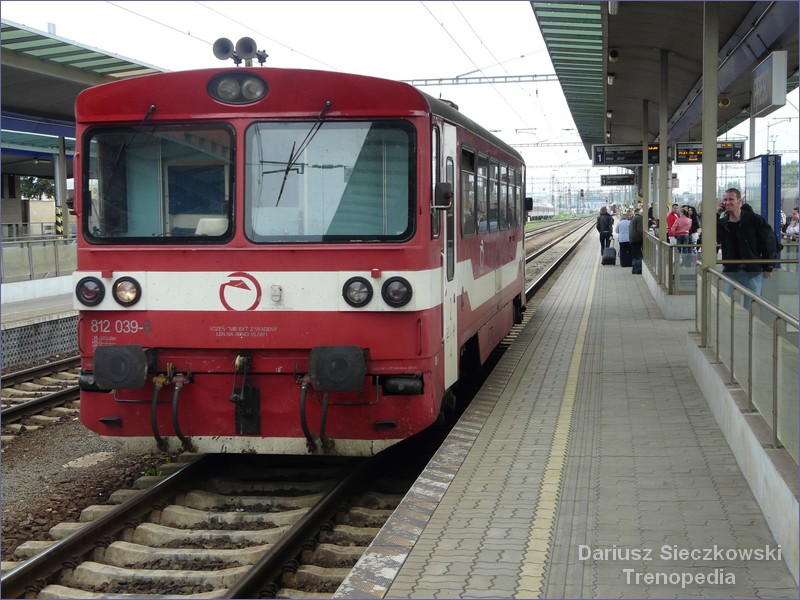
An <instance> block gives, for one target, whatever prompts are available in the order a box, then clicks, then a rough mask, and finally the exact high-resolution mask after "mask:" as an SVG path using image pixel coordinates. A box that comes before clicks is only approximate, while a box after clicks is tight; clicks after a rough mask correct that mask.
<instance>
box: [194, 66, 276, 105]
mask: <svg viewBox="0 0 800 600" xmlns="http://www.w3.org/2000/svg"><path fill="white" fill-rule="evenodd" d="M207 90H208V93H209V95H211V97H212V98H214V99H215V100H219V101H220V102H224V103H225V104H250V103H251V102H255V101H256V100H260V99H261V98H263V97H264V96H265V95H266V93H267V84H266V83H265V82H264V81H263V80H262V79H259V78H258V77H256V76H254V75H249V74H247V73H225V74H223V75H219V76H217V77H215V78H214V79H212V80H211V81H210V82H209V83H208V87H207Z"/></svg>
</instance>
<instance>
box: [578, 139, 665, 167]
mask: <svg viewBox="0 0 800 600" xmlns="http://www.w3.org/2000/svg"><path fill="white" fill-rule="evenodd" d="M641 164H642V145H641V144H594V145H592V166H594V167H624V166H629V167H635V166H637V165H641ZM647 164H649V165H657V164H658V144H648V145H647Z"/></svg>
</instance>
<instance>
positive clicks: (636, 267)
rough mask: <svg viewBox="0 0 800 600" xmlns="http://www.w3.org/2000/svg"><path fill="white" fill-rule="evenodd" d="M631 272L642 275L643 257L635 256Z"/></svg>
mask: <svg viewBox="0 0 800 600" xmlns="http://www.w3.org/2000/svg"><path fill="white" fill-rule="evenodd" d="M631 273H633V274H634V275H641V274H642V259H641V258H634V259H633V260H632V261H631Z"/></svg>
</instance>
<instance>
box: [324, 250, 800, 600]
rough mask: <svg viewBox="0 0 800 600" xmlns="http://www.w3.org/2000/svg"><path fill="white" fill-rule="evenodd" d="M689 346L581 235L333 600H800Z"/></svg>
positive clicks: (640, 288)
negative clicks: (570, 256)
mask: <svg viewBox="0 0 800 600" xmlns="http://www.w3.org/2000/svg"><path fill="white" fill-rule="evenodd" d="M528 312H529V313H530V312H532V311H531V310H530V309H529V311H528ZM693 330H694V321H692V320H665V319H664V317H663V316H662V313H661V311H660V309H659V308H658V306H657V305H656V303H655V301H654V300H653V297H652V295H651V293H650V292H649V291H648V287H647V284H646V282H645V281H644V277H643V276H638V275H633V274H631V271H630V269H628V268H622V267H620V266H618V265H616V266H601V265H600V255H599V248H598V243H597V239H596V236H592V235H589V236H588V237H587V239H586V240H584V242H583V243H582V244H581V247H580V249H579V251H578V253H577V255H576V257H575V258H574V259H573V260H572V261H571V262H570V264H569V265H568V266H567V267H566V269H565V271H564V273H563V274H562V275H561V277H560V278H559V279H558V281H557V282H556V283H555V284H554V286H553V287H552V289H551V290H550V291H549V292H548V293H547V295H546V296H545V297H544V299H543V300H542V301H541V304H539V306H538V307H537V308H536V309H535V311H533V314H530V315H526V323H525V324H524V325H522V326H520V329H519V330H518V332H517V333H516V338H515V339H514V341H513V343H511V345H510V346H509V348H508V350H507V351H506V353H505V354H504V355H503V357H502V358H501V359H500V362H499V363H498V365H497V366H496V367H495V369H494V371H493V372H492V374H491V375H490V376H489V378H488V380H487V381H486V383H485V385H484V386H483V388H482V389H481V390H480V392H479V393H478V395H477V396H476V398H475V399H474V400H473V402H472V403H471V405H470V406H469V408H468V409H467V410H466V411H465V413H464V415H463V416H462V418H461V419H460V421H459V423H458V424H457V425H456V426H455V428H454V429H453V431H452V432H451V433H450V435H449V436H448V438H447V440H446V442H445V444H444V446H442V447H441V448H440V449H439V451H438V452H437V454H436V455H435V456H434V458H433V459H432V460H431V461H430V463H429V465H428V466H427V467H426V469H425V471H424V472H423V474H422V475H421V476H420V478H419V479H418V480H417V482H416V483H415V485H414V486H413V487H412V489H411V490H410V491H409V493H408V494H407V496H406V497H405V499H404V500H403V502H402V503H401V505H400V506H399V507H398V508H397V510H396V511H395V512H394V513H393V515H392V517H391V518H390V520H389V522H387V524H386V525H385V526H384V527H383V528H382V530H381V531H380V533H379V534H378V536H377V538H376V539H375V541H374V542H373V543H372V544H371V545H370V547H369V548H368V549H367V551H366V552H365V554H364V555H363V556H362V558H361V559H360V561H359V562H358V564H357V565H356V568H355V569H354V570H353V571H352V572H351V574H350V575H349V576H348V577H347V579H345V581H344V582H343V584H342V585H341V586H340V587H339V589H338V590H337V592H336V594H335V597H338V598H682V597H683V598H690V597H691V598H783V597H785V598H797V597H798V585H797V579H796V578H797V572H796V565H797V548H796V547H794V548H791V547H790V548H787V547H782V546H781V545H780V544H779V543H778V542H776V539H775V536H774V535H773V533H772V531H774V530H775V527H776V526H775V524H773V529H772V531H771V529H770V526H769V524H768V521H767V519H766V518H765V515H764V512H763V511H762V509H761V508H760V506H759V503H758V502H757V500H756V498H755V496H754V494H753V492H752V491H751V486H750V484H749V483H748V481H747V480H746V478H745V476H744V475H743V474H742V470H741V468H740V466H739V465H738V464H737V459H736V457H735V456H734V452H733V451H732V450H731V447H730V446H729V444H728V442H727V441H726V437H725V435H723V432H722V430H721V429H720V426H719V425H718V424H717V421H716V420H715V417H714V416H713V415H712V412H711V410H710V409H709V404H708V403H707V401H706V399H705V398H704V396H703V393H702V392H701V390H700V388H699V387H698V384H697V383H696V381H695V377H694V376H693V373H692V371H691V370H690V367H689V360H690V356H692V360H694V355H692V354H690V351H689V349H690V347H691V344H692V343H694V342H693V341H692V335H694V334H693V333H692V331H693ZM795 470H796V466H795ZM795 487H796V486H795ZM794 494H795V498H794V500H795V504H794V506H795V509H794V512H793V514H788V515H786V518H787V519H788V520H789V522H790V523H793V525H792V526H793V527H794V532H795V535H796V530H797V509H796V506H797V504H796V490H795V491H794ZM790 495H791V494H790ZM778 527H780V525H778ZM794 539H795V540H796V538H794ZM794 545H795V546H796V545H797V544H796V543H795V544H794ZM789 565H792V566H793V569H792V568H790V566H789Z"/></svg>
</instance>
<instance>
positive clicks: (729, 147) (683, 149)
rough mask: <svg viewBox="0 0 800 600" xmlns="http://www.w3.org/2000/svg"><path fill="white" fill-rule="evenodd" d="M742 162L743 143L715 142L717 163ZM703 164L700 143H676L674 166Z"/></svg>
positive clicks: (701, 145)
mask: <svg viewBox="0 0 800 600" xmlns="http://www.w3.org/2000/svg"><path fill="white" fill-rule="evenodd" d="M743 160H744V142H717V162H718V163H720V162H741V161H743ZM701 162H703V143H702V142H678V143H677V144H675V164H678V165H686V164H691V163H701Z"/></svg>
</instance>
